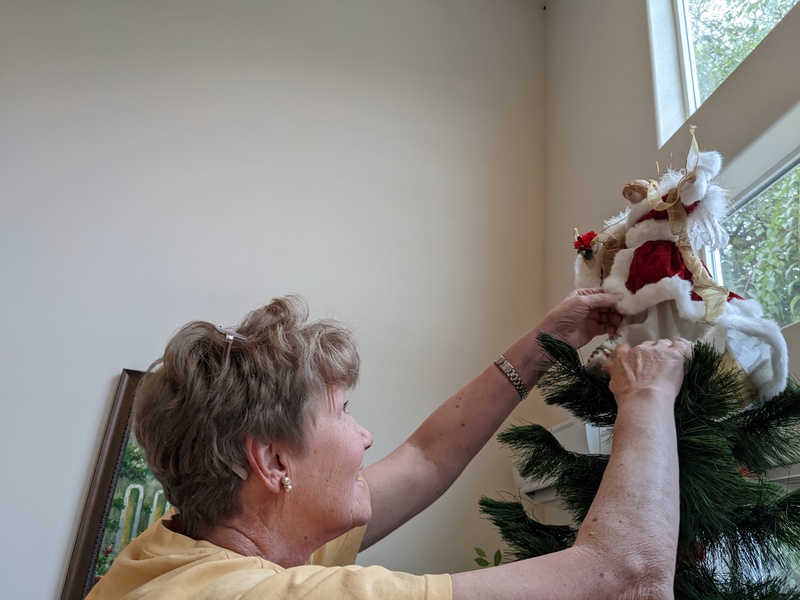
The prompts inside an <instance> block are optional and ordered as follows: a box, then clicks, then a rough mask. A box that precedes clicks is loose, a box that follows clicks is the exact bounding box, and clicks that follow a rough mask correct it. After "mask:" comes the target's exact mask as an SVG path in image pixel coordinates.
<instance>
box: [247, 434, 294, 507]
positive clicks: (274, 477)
mask: <svg viewBox="0 0 800 600" xmlns="http://www.w3.org/2000/svg"><path fill="white" fill-rule="evenodd" d="M244 450H245V454H246V456H247V462H248V464H249V465H250V474H251V476H252V477H253V478H254V479H256V481H260V482H262V483H263V484H264V485H265V486H266V488H267V489H268V490H269V491H271V492H273V493H275V494H280V493H281V492H283V488H282V487H281V479H282V478H283V477H285V476H286V465H285V464H284V463H283V460H282V459H281V449H280V445H279V444H276V443H274V442H261V441H258V440H256V439H255V438H252V437H248V438H247V439H246V440H245V442H244Z"/></svg>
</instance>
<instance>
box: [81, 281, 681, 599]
mask: <svg viewBox="0 0 800 600" xmlns="http://www.w3.org/2000/svg"><path fill="white" fill-rule="evenodd" d="M614 302H615V298H614V297H611V296H608V295H606V294H603V293H598V292H596V291H594V290H579V291H577V292H574V293H573V294H571V295H570V296H568V297H567V298H566V299H565V300H564V301H563V302H562V303H561V304H559V305H558V306H557V307H556V308H555V309H553V310H552V311H551V312H550V313H549V314H548V315H547V316H546V317H545V318H544V320H543V321H542V322H541V323H540V324H539V326H538V327H537V328H535V329H533V330H531V331H530V332H529V333H527V334H526V335H524V336H523V337H522V338H521V339H520V340H519V341H517V342H516V343H515V344H514V345H513V346H511V347H510V348H509V349H508V350H507V351H506V352H505V353H504V354H503V355H502V356H501V357H500V358H498V360H497V361H496V362H495V364H491V365H489V367H487V369H486V370H484V371H483V372H482V373H481V374H480V375H478V376H477V377H476V378H475V379H474V380H473V381H472V382H470V383H469V384H467V385H466V386H465V387H464V388H463V389H462V390H461V391H459V392H458V393H457V394H456V395H455V396H453V397H452V398H450V399H449V400H447V401H446V402H444V404H442V405H441V406H440V407H439V408H438V409H437V410H436V411H434V413H433V414H432V415H431V416H430V417H428V418H427V419H426V420H425V422H424V423H422V425H421V426H420V427H419V428H418V429H417V430H416V431H415V432H414V433H413V434H412V435H411V437H410V438H408V440H407V441H406V442H404V443H403V444H402V445H401V446H400V447H399V448H397V449H396V450H395V451H394V452H392V453H391V454H390V455H389V456H387V457H385V458H383V459H382V460H380V461H378V462H377V463H375V464H372V465H370V466H367V467H365V466H364V462H363V461H364V453H365V451H366V450H367V449H368V448H369V447H370V446H371V445H372V435H371V434H370V433H369V432H368V431H367V430H366V429H364V428H363V427H362V426H361V425H359V424H358V422H356V420H355V419H354V418H353V417H352V416H351V415H350V414H349V413H348V411H347V400H346V392H347V391H348V390H349V389H351V388H352V387H353V386H354V385H355V384H356V381H357V379H358V372H359V356H358V353H357V352H356V348H355V344H354V341H353V338H352V336H351V334H350V333H349V332H348V330H347V329H345V328H344V327H343V326H342V325H341V324H339V323H337V322H332V321H316V322H308V321H307V317H308V311H307V308H306V306H305V304H304V303H303V302H302V301H301V300H300V299H298V298H296V297H286V298H279V299H276V300H274V301H273V302H272V303H270V304H269V305H267V306H265V307H263V308H261V309H258V310H255V311H253V312H252V313H250V314H249V315H248V316H247V317H246V318H245V319H244V321H243V322H242V323H241V325H239V326H238V327H237V328H236V329H235V330H226V329H221V328H219V327H215V326H214V325H211V324H209V323H205V322H193V323H189V324H188V325H186V326H185V327H183V328H182V329H181V330H180V331H179V332H178V334H177V335H175V337H174V338H173V339H172V340H171V341H170V342H169V344H168V345H167V348H166V350H165V352H164V356H163V358H161V359H160V360H158V361H157V362H156V363H155V364H154V365H153V367H151V369H150V370H149V372H148V373H147V374H146V375H145V376H144V378H143V380H142V382H141V385H140V387H139V389H138V391H137V394H136V400H135V405H134V432H135V434H136V437H137V439H138V440H139V443H140V444H141V446H142V447H143V448H144V451H145V454H146V457H147V460H148V462H149V464H150V466H151V468H152V470H153V472H154V473H155V475H156V477H157V478H158V480H159V481H160V482H161V483H162V484H163V486H164V490H165V493H166V495H167V498H168V499H169V501H170V502H171V503H172V504H173V505H174V506H175V507H177V509H178V510H176V511H171V512H170V513H168V514H167V515H165V517H164V518H163V519H162V520H160V521H158V522H157V523H155V524H154V525H152V526H151V527H150V528H149V529H148V530H147V531H145V532H144V533H143V534H142V535H140V536H139V537H138V538H136V539H134V540H133V542H132V543H131V544H130V545H129V546H128V547H127V548H126V549H125V550H124V551H123V552H122V553H121V554H120V555H119V557H118V558H117V559H116V561H115V563H114V565H113V566H112V568H111V570H110V571H109V573H108V574H107V575H106V576H105V577H103V579H102V580H101V581H100V582H99V583H98V584H97V586H96V587H95V588H94V590H93V591H92V593H91V594H90V598H92V599H94V600H101V599H111V598H126V599H133V598H147V599H148V600H156V599H163V600H167V599H169V600H182V599H188V598H207V599H215V600H224V599H239V598H242V599H247V600H255V599H278V598H281V599H284V598H286V599H299V598H319V599H325V600H331V599H339V598H364V599H367V598H376V599H377V598H379V599H406V600H408V599H417V598H419V599H422V598H428V599H431V600H434V599H436V600H438V599H449V598H454V599H457V600H460V599H470V598H482V599H486V598H503V599H513V598H543V599H548V600H552V599H558V598H564V599H566V598H594V599H600V598H615V599H616V598H669V597H671V594H672V576H673V574H674V568H675V550H676V537H677V525H678V481H677V470H678V467H677V456H676V454H677V452H676V442H675V426H674V420H673V403H674V400H675V398H676V396H677V393H678V391H679V389H680V386H681V382H682V379H683V361H684V354H685V353H686V351H687V349H688V343H686V342H684V341H683V340H679V341H677V342H668V341H660V342H657V343H648V344H645V345H642V346H638V347H635V348H628V347H627V346H622V347H620V348H618V349H617V351H616V358H615V359H614V360H613V361H611V363H610V364H609V366H608V370H609V372H610V375H611V389H612V391H613V393H614V395H615V397H616V400H617V403H618V405H619V411H618V418H617V422H616V426H615V435H614V448H613V452H612V455H611V458H610V460H609V464H608V467H607V469H606V472H605V475H604V478H603V482H602V484H601V487H600V490H599V492H598V494H597V497H596V499H595V502H594V504H593V506H592V508H591V510H590V512H589V514H588V516H587V518H586V520H585V522H584V524H583V526H582V527H581V529H580V532H579V535H578V538H577V541H576V543H575V545H574V546H573V547H572V548H570V549H568V550H565V551H563V552H558V553H554V554H550V555H546V556H542V557H538V558H533V559H528V560H523V561H519V562H516V563H512V564H506V565H501V566H498V567H493V568H487V569H481V570H477V571H470V572H465V573H456V574H452V575H447V574H439V575H423V576H417V575H410V574H406V573H397V572H392V571H388V570H386V569H383V568H381V567H378V566H370V567H360V566H355V565H353V564H352V563H353V561H354V559H355V554H356V552H357V551H358V550H359V549H360V548H366V547H368V546H370V545H372V544H374V543H375V542H377V541H378V540H380V539H382V538H383V537H385V536H386V535H388V534H389V533H390V532H392V531H393V530H394V529H395V528H397V527H399V526H400V525H402V524H403V523H405V522H406V521H408V520H409V519H410V518H412V517H413V516H414V515H416V514H417V513H419V512H420V511H422V510H424V509H425V508H426V507H427V506H429V505H430V504H431V503H432V502H433V501H434V500H436V499H437V498H439V497H440V496H441V495H442V494H443V493H444V492H445V490H447V488H448V487H449V486H450V485H451V484H452V483H453V481H454V480H455V478H456V477H457V476H458V475H459V474H460V473H461V472H462V471H463V470H464V468H465V467H466V465H467V464H468V463H469V461H470V460H471V459H472V458H473V457H474V456H475V454H476V453H477V452H478V451H479V450H480V448H481V447H482V446H483V445H484V444H485V443H486V441H487V440H488V439H489V438H490V437H491V436H492V435H493V433H494V432H495V430H496V429H497V428H498V427H499V426H500V424H501V423H502V422H503V420H504V419H505V418H506V417H507V416H508V415H509V413H511V411H512V410H513V408H514V407H515V406H516V405H517V404H518V403H519V401H520V399H521V398H524V397H525V396H526V395H527V392H528V390H529V389H530V387H531V386H532V385H534V384H535V383H536V381H537V379H538V377H539V375H540V373H542V372H543V371H545V370H546V369H547V366H548V365H547V364H546V363H545V359H544V358H543V356H542V353H541V351H540V348H539V345H538V343H537V341H536V338H537V335H538V333H539V332H547V333H550V334H552V335H556V336H559V337H560V338H561V339H563V340H565V341H567V342H569V343H570V344H572V345H573V346H575V347H580V346H582V345H584V344H586V343H587V342H588V341H589V340H590V339H591V338H592V337H594V336H595V335H600V334H603V333H611V332H613V331H614V330H615V329H616V326H617V325H618V323H619V315H618V314H617V313H616V312H615V311H614V310H613V308H612V307H613V305H614Z"/></svg>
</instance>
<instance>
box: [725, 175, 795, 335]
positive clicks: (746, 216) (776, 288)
mask: <svg viewBox="0 0 800 600" xmlns="http://www.w3.org/2000/svg"><path fill="white" fill-rule="evenodd" d="M723 225H724V227H725V229H726V230H727V231H728V233H729V234H730V236H731V241H730V245H729V246H728V248H727V249H726V250H725V252H723V253H722V255H721V257H720V258H721V261H722V279H723V281H724V283H725V285H726V286H727V287H728V288H729V289H731V290H733V291H735V292H737V293H739V294H741V295H742V296H744V297H745V298H754V299H756V300H758V301H759V302H760V303H761V306H762V308H763V309H764V313H765V316H768V317H770V318H772V319H775V320H776V321H777V322H778V324H779V325H781V326H784V325H789V324H791V323H794V322H795V321H800V164H799V165H797V166H795V167H794V168H793V169H792V170H791V171H789V172H788V173H787V174H786V175H784V176H783V177H782V178H781V179H779V180H778V181H776V182H775V183H773V184H772V185H771V186H770V187H768V188H767V189H766V190H764V191H763V192H762V193H760V194H759V195H757V196H756V197H755V198H753V199H752V200H751V201H749V202H748V203H747V204H745V205H744V206H743V207H741V208H740V209H739V210H736V211H734V212H733V213H732V214H731V215H730V216H729V217H728V218H727V219H725V223H724V224H723Z"/></svg>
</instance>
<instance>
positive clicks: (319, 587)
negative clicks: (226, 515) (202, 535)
mask: <svg viewBox="0 0 800 600" xmlns="http://www.w3.org/2000/svg"><path fill="white" fill-rule="evenodd" d="M173 515H174V512H171V513H168V514H167V515H165V516H164V517H163V518H162V519H161V520H159V521H157V522H156V523H153V525H151V526H150V527H149V528H148V529H147V530H146V531H145V532H143V533H142V534H141V535H139V536H138V537H136V538H135V539H133V540H132V541H131V543H130V544H129V545H128V546H127V547H126V548H125V549H124V550H123V551H122V552H121V553H120V554H119V556H117V558H116V559H115V560H114V564H113V565H112V566H111V569H110V570H109V572H108V573H107V574H106V575H105V576H103V577H102V578H101V579H100V581H99V582H98V583H97V585H96V586H95V587H94V588H93V589H92V591H91V592H90V593H89V595H88V596H87V600H138V599H141V600H188V599H190V598H191V599H192V600H201V599H202V600H279V599H280V600H299V599H301V598H302V599H309V600H310V599H320V600H337V599H340V598H341V599H344V598H348V599H349V598H354V599H355V598H363V599H365V600H366V599H370V600H372V599H380V600H401V599H402V600H411V599H415V600H416V599H420V600H423V599H424V600H450V598H451V597H452V587H451V582H450V576H449V575H421V576H420V575H409V574H408V573H397V572H393V571H389V570H387V569H384V568H383V567H375V566H373V567H360V566H357V565H353V564H349V565H348V566H337V565H345V564H347V563H352V561H353V560H355V555H356V553H357V551H358V547H359V546H360V544H361V540H362V539H363V537H364V530H365V527H359V528H357V529H354V530H352V531H351V532H349V533H347V534H345V535H343V536H341V537H339V538H337V539H335V540H333V541H331V542H329V543H328V544H326V545H325V546H323V547H322V548H320V549H319V550H317V551H316V552H315V553H314V554H313V555H312V557H311V560H310V561H309V564H306V565H303V566H300V567H292V568H289V569H284V568H283V567H281V566H279V565H277V564H275V563H272V562H270V561H268V560H264V559H262V558H259V557H255V556H243V555H241V554H237V553H236V552H233V551H231V550H227V549H225V548H221V547H219V546H216V545H214V544H211V543H209V542H205V541H198V540H194V539H192V538H189V537H186V536H185V535H181V534H179V533H175V532H174V531H172V530H171V529H169V528H168V527H167V526H165V525H164V522H165V521H166V520H168V519H170V518H171V517H172V516H173Z"/></svg>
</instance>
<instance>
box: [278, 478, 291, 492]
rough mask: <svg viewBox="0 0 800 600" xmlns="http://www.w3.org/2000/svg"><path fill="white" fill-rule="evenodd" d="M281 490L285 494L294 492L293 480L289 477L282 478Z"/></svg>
mask: <svg viewBox="0 0 800 600" xmlns="http://www.w3.org/2000/svg"><path fill="white" fill-rule="evenodd" d="M281 489H282V490H283V491H284V492H291V491H292V480H291V479H289V476H288V475H284V476H283V477H281Z"/></svg>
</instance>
